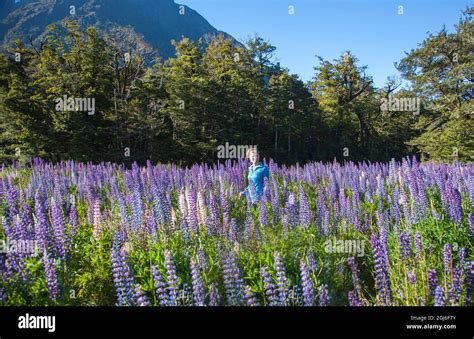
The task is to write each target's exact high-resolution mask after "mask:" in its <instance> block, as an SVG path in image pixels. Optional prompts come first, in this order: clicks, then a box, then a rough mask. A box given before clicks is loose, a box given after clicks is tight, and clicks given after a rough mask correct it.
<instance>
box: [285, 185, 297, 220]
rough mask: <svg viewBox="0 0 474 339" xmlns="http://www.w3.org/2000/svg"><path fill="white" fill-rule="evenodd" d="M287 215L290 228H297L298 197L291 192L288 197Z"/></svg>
mask: <svg viewBox="0 0 474 339" xmlns="http://www.w3.org/2000/svg"><path fill="white" fill-rule="evenodd" d="M286 214H287V216H288V223H289V225H290V227H296V226H297V225H298V206H297V203H296V195H295V193H293V192H291V193H290V194H289V196H288V201H287V204H286Z"/></svg>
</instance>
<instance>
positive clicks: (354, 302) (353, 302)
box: [347, 291, 363, 306]
mask: <svg viewBox="0 0 474 339" xmlns="http://www.w3.org/2000/svg"><path fill="white" fill-rule="evenodd" d="M347 298H348V300H349V306H363V304H362V302H361V301H360V300H359V299H358V298H357V294H356V292H355V291H349V293H348V294H347Z"/></svg>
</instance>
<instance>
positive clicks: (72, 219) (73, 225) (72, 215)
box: [69, 195, 79, 239]
mask: <svg viewBox="0 0 474 339" xmlns="http://www.w3.org/2000/svg"><path fill="white" fill-rule="evenodd" d="M78 224H79V216H78V214H77V207H76V198H75V197H74V195H72V196H71V207H70V209H69V225H70V229H69V237H70V238H71V239H72V238H73V237H74V236H75V235H76V233H77V225H78Z"/></svg>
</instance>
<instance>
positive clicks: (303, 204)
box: [299, 185, 313, 228]
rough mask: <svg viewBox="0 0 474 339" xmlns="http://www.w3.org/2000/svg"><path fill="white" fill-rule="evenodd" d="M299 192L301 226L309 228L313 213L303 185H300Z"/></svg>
mask: <svg viewBox="0 0 474 339" xmlns="http://www.w3.org/2000/svg"><path fill="white" fill-rule="evenodd" d="M299 194H300V213H299V214H300V215H299V218H300V226H301V227H303V228H308V227H309V226H310V225H311V220H312V218H313V217H312V213H311V208H310V206H309V202H308V198H307V197H306V194H305V192H304V190H303V187H301V185H300V186H299Z"/></svg>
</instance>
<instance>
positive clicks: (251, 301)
mask: <svg viewBox="0 0 474 339" xmlns="http://www.w3.org/2000/svg"><path fill="white" fill-rule="evenodd" d="M245 304H246V305H247V306H260V304H259V303H258V301H257V298H256V297H255V293H253V292H252V290H251V288H250V287H249V286H247V285H245Z"/></svg>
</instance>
